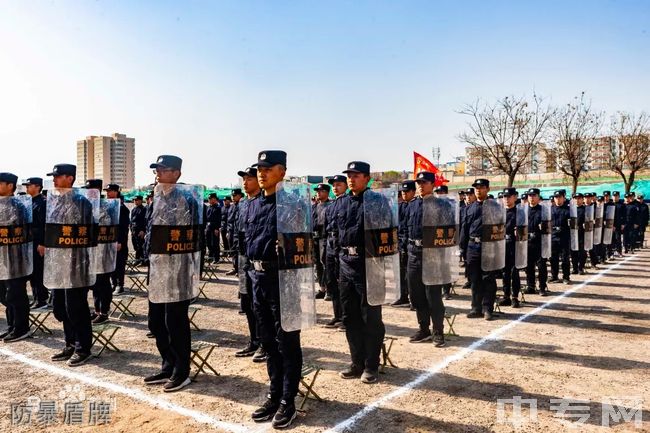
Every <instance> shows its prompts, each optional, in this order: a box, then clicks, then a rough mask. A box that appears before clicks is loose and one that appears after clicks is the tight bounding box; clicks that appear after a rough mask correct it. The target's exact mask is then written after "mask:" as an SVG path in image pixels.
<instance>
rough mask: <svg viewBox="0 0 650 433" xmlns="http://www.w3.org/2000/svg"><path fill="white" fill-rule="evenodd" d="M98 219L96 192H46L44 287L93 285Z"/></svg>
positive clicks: (62, 287)
mask: <svg viewBox="0 0 650 433" xmlns="http://www.w3.org/2000/svg"><path fill="white" fill-rule="evenodd" d="M98 219H99V191H98V190H96V189H84V188H54V189H51V190H49V191H48V194H47V205H46V208H45V257H44V267H43V284H44V285H45V287H48V288H50V289H73V288H76V287H90V286H92V285H93V284H95V254H96V250H97V248H96V246H97V244H96V240H97V237H96V235H95V230H96V225H97V221H98Z"/></svg>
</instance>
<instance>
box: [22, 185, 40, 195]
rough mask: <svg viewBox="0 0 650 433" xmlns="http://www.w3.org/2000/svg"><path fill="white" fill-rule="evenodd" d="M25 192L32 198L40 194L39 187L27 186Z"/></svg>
mask: <svg viewBox="0 0 650 433" xmlns="http://www.w3.org/2000/svg"><path fill="white" fill-rule="evenodd" d="M25 191H26V192H27V194H29V195H31V196H32V197H35V196H37V195H39V194H40V193H41V187H40V186H38V185H27V186H26V187H25Z"/></svg>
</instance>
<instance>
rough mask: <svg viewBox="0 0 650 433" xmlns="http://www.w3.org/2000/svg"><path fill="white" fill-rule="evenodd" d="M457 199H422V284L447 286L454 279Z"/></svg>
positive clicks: (456, 258) (456, 243)
mask: <svg viewBox="0 0 650 433" xmlns="http://www.w3.org/2000/svg"><path fill="white" fill-rule="evenodd" d="M459 215H460V208H459V206H458V200H456V199H454V198H451V197H449V196H444V197H433V196H427V197H424V198H423V199H422V282H423V283H424V284H426V285H443V284H451V283H452V282H454V280H455V279H457V277H458V268H459V266H458V264H459V261H458V238H459V234H460V233H459Z"/></svg>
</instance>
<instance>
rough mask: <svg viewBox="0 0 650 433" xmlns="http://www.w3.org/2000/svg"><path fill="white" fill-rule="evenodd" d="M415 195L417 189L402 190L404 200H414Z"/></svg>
mask: <svg viewBox="0 0 650 433" xmlns="http://www.w3.org/2000/svg"><path fill="white" fill-rule="evenodd" d="M413 197H415V191H412V190H408V191H402V200H404V201H411V200H413Z"/></svg>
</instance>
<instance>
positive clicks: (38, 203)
mask: <svg viewBox="0 0 650 433" xmlns="http://www.w3.org/2000/svg"><path fill="white" fill-rule="evenodd" d="M45 205H46V203H45V197H44V196H43V194H39V195H37V196H35V197H32V236H33V240H34V272H32V275H31V276H30V277H29V284H30V285H31V286H32V295H33V297H34V301H35V302H36V305H44V304H46V303H47V299H48V298H49V296H50V293H49V291H48V290H47V288H46V287H45V286H44V285H43V256H41V255H40V254H39V253H38V250H37V248H38V246H39V245H44V243H45V240H44V236H45Z"/></svg>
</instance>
